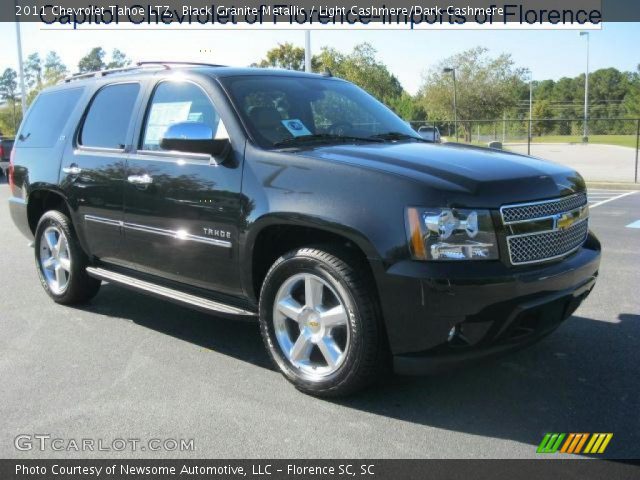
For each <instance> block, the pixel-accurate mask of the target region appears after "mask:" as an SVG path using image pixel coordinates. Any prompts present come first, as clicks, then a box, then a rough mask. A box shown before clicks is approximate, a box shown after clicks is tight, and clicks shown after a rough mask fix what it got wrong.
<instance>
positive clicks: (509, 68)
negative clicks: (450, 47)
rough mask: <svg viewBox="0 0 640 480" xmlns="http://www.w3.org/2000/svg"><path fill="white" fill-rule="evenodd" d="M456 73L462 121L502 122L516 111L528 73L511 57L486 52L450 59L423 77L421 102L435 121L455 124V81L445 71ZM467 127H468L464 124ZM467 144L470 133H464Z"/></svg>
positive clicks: (469, 51) (458, 109) (458, 107)
mask: <svg viewBox="0 0 640 480" xmlns="http://www.w3.org/2000/svg"><path fill="white" fill-rule="evenodd" d="M450 67H454V68H455V69H456V80H457V116H458V120H459V121H460V120H462V121H463V122H464V120H482V119H495V118H499V117H500V116H501V115H502V113H503V112H504V111H505V110H508V109H509V108H512V107H515V106H516V104H517V99H518V95H519V93H518V90H519V89H522V88H523V86H524V85H526V84H525V83H524V70H523V69H519V68H516V67H515V65H514V62H513V59H512V58H511V55H509V54H501V55H498V56H497V57H490V56H489V55H488V50H487V49H486V48H482V47H477V48H472V49H470V50H466V51H464V52H461V53H459V54H457V55H453V56H451V57H448V58H446V59H444V60H442V61H441V62H439V63H438V64H437V66H436V67H435V68H433V69H432V70H431V71H429V72H427V73H426V74H425V75H424V76H423V83H422V86H421V87H420V91H419V94H418V97H419V102H420V103H421V104H422V105H423V106H424V108H425V109H426V110H427V112H429V116H430V117H431V118H437V119H439V120H452V119H453V117H454V115H453V93H454V92H453V87H454V86H453V81H452V75H451V73H448V72H444V71H443V70H444V69H445V68H450ZM463 126H464V123H463ZM463 130H464V131H465V133H466V136H467V140H470V136H469V135H470V131H469V129H468V128H466V129H464V128H463Z"/></svg>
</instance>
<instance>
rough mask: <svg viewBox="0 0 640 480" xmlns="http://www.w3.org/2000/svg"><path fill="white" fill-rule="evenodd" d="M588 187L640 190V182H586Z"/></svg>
mask: <svg viewBox="0 0 640 480" xmlns="http://www.w3.org/2000/svg"><path fill="white" fill-rule="evenodd" d="M586 184H587V187H588V188H607V189H609V190H640V183H619V182H589V181H587V182H586Z"/></svg>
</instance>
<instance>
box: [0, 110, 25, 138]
mask: <svg viewBox="0 0 640 480" xmlns="http://www.w3.org/2000/svg"><path fill="white" fill-rule="evenodd" d="M21 121H22V114H21V113H20V107H19V106H18V105H16V103H15V102H13V101H12V102H8V103H7V104H5V105H3V106H2V107H0V132H1V133H2V135H7V136H10V137H12V136H14V135H15V134H16V131H17V129H18V125H20V122H21Z"/></svg>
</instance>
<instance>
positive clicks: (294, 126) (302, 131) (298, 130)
mask: <svg viewBox="0 0 640 480" xmlns="http://www.w3.org/2000/svg"><path fill="white" fill-rule="evenodd" d="M282 124H283V125H284V126H285V128H286V129H287V130H289V133H290V134H291V135H293V136H294V137H302V136H304V135H311V132H310V131H309V129H308V128H307V127H305V126H304V123H302V122H301V121H300V120H298V119H297V118H289V119H288V120H282Z"/></svg>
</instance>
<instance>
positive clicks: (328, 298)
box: [260, 248, 385, 397]
mask: <svg viewBox="0 0 640 480" xmlns="http://www.w3.org/2000/svg"><path fill="white" fill-rule="evenodd" d="M358 265H359V262H358V260H357V259H356V258H355V257H353V256H352V255H350V254H347V253H342V252H341V253H338V254H333V253H329V252H327V251H325V249H324V248H323V249H317V248H301V249H297V250H294V251H291V252H289V253H287V254H285V255H283V256H282V257H280V258H279V259H278V260H276V262H275V263H274V264H273V266H272V267H271V268H270V269H269V272H268V273H267V275H266V277H265V280H264V283H263V285H262V289H261V292H260V331H261V333H262V338H263V340H264V343H265V346H266V348H267V351H268V352H269V355H270V357H271V359H272V360H273V362H274V363H275V364H276V366H277V367H278V368H279V370H280V371H281V372H282V374H283V375H284V376H285V378H286V379H287V380H289V381H290V382H291V383H293V385H295V387H296V388H297V389H299V390H300V391H302V392H304V393H308V394H311V395H315V396H321V397H339V396H345V395H349V394H352V393H354V392H356V391H358V390H361V389H363V388H365V387H366V386H368V385H370V384H371V383H372V382H373V381H374V379H376V378H377V377H378V376H379V374H380V373H381V372H383V371H385V369H384V368H381V367H383V366H384V365H383V363H384V362H383V360H382V359H383V352H382V350H383V348H382V345H383V342H382V341H381V338H382V328H381V326H380V325H381V322H380V315H379V313H378V308H377V303H376V297H375V294H374V289H373V288H372V286H371V282H368V281H367V278H363V276H362V275H361V274H359V272H358V269H357V266H358Z"/></svg>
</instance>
